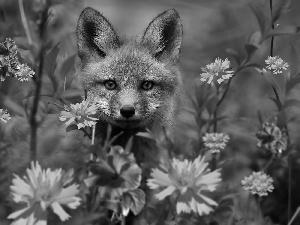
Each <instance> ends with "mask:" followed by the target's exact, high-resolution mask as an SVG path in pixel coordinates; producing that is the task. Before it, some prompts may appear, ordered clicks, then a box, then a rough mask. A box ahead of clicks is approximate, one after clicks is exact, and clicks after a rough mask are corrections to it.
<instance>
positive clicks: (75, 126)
mask: <svg viewBox="0 0 300 225" xmlns="http://www.w3.org/2000/svg"><path fill="white" fill-rule="evenodd" d="M72 130H78V127H77V125H76V124H71V125H69V126H68V127H67V128H66V132H69V131H72Z"/></svg>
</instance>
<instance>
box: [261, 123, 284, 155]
mask: <svg viewBox="0 0 300 225" xmlns="http://www.w3.org/2000/svg"><path fill="white" fill-rule="evenodd" d="M256 137H257V138H258V143H257V146H258V147H259V148H264V149H266V150H268V151H270V152H272V153H279V154H281V153H282V152H283V151H284V150H286V147H287V136H286V133H285V132H282V131H281V130H280V128H279V127H277V126H276V125H275V124H274V123H270V122H264V123H263V125H262V129H261V130H260V131H258V132H257V133H256Z"/></svg>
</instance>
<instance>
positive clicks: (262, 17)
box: [250, 4, 268, 34]
mask: <svg viewBox="0 0 300 225" xmlns="http://www.w3.org/2000/svg"><path fill="white" fill-rule="evenodd" d="M250 8H251V10H252V11H253V12H254V14H255V17H256V19H257V21H258V24H259V28H260V32H261V33H262V34H264V33H265V31H266V27H267V21H268V20H267V18H266V14H265V12H263V11H262V7H261V5H255V4H250Z"/></svg>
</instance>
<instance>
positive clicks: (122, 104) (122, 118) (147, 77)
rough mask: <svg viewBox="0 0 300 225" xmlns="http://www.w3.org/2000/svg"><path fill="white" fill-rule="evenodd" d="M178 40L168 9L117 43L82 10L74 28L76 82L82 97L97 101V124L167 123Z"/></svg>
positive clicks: (103, 23) (105, 25)
mask: <svg viewBox="0 0 300 225" xmlns="http://www.w3.org/2000/svg"><path fill="white" fill-rule="evenodd" d="M181 39H182V25H181V20H180V18H179V15H178V13H177V12H176V11H175V10H173V9H171V10H167V11H165V12H163V13H161V14H160V15H158V16H157V17H156V18H155V19H154V20H153V21H152V22H151V23H150V24H149V26H148V27H147V29H146V31H145V32H144V35H143V37H142V38H141V39H137V40H132V39H120V38H119V37H118V36H117V34H116V32H115V31H114V29H113V28H112V26H111V25H110V23H109V22H108V21H107V19H106V18H105V17H104V16H102V15H101V14H100V13H99V12H98V11H96V10H94V9H92V8H86V9H84V10H83V12H82V13H81V15H80V17H79V21H78V27H77V41H78V53H79V57H80V59H81V66H80V68H79V69H78V71H77V78H78V81H79V82H80V84H81V85H82V87H83V88H84V89H85V91H86V97H87V99H88V100H92V101H96V102H97V103H99V105H100V110H99V118H100V120H102V121H104V122H108V123H111V124H112V125H115V126H119V127H122V128H125V129H130V128H134V127H146V126H149V125H150V124H152V123H153V122H154V120H156V119H159V120H161V121H163V122H169V121H170V120H171V117H172V115H173V113H174V109H175V105H176V98H175V95H176V93H177V92H178V89H179V87H180V84H181V74H180V72H179V70H178V68H177V67H176V63H177V61H178V58H179V49H180V45H181Z"/></svg>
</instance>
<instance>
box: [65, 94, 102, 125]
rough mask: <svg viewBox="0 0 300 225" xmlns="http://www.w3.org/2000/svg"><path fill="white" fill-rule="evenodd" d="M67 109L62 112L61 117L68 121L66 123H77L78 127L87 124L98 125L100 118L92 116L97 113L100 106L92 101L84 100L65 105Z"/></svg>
mask: <svg viewBox="0 0 300 225" xmlns="http://www.w3.org/2000/svg"><path fill="white" fill-rule="evenodd" d="M64 108H65V111H62V112H61V113H60V117H59V119H60V120H61V121H66V124H67V125H68V126H69V125H70V124H76V125H77V127H78V129H80V128H84V127H86V126H88V127H92V126H94V125H96V121H97V120H98V119H97V118H95V117H91V115H94V114H96V113H97V110H98V108H99V106H98V105H97V104H95V103H91V102H90V101H86V100H83V101H82V102H81V103H76V104H70V105H68V106H67V105H65V107H64Z"/></svg>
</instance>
